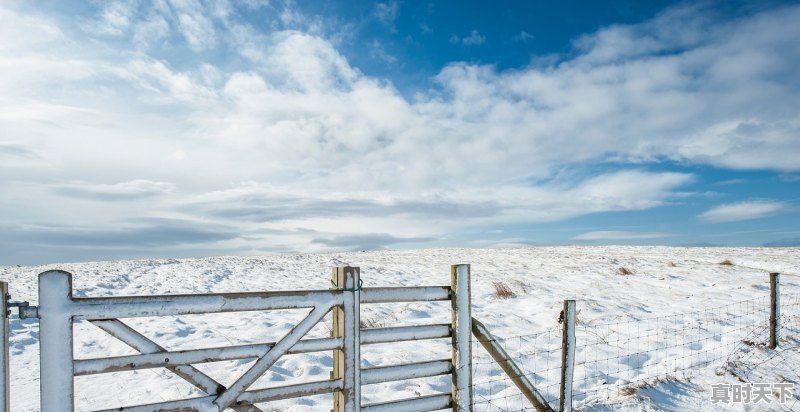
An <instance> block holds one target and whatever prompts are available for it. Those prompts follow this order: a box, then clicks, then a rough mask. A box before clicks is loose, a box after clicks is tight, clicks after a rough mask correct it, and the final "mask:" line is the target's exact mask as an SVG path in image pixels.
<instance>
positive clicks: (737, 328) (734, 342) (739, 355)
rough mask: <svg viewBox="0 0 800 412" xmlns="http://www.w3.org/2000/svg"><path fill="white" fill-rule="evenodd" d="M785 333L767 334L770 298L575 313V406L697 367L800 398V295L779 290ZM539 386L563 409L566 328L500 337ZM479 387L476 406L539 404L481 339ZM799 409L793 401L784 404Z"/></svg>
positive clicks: (610, 399)
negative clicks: (603, 319) (639, 313)
mask: <svg viewBox="0 0 800 412" xmlns="http://www.w3.org/2000/svg"><path fill="white" fill-rule="evenodd" d="M781 300H782V302H781V325H782V326H781V328H782V329H781V334H780V336H781V338H780V343H779V347H778V348H777V349H775V350H772V349H769V348H768V347H767V342H768V339H769V319H770V306H769V297H766V296H765V297H760V298H754V299H748V300H743V301H739V302H734V303H729V304H726V305H721V306H716V307H709V308H703V309H699V310H695V311H691V312H683V313H677V314H670V315H665V316H655V317H646V318H635V317H632V316H628V317H627V318H626V319H623V320H621V321H617V322H609V323H595V322H591V321H585V320H582V319H581V317H580V313H578V317H577V319H576V341H577V345H576V350H575V369H574V379H573V399H572V401H573V405H574V406H575V407H576V408H578V409H587V408H588V409H594V407H598V406H602V408H601V409H603V410H606V409H610V410H613V409H615V406H614V405H616V404H618V402H619V401H620V399H623V398H624V397H626V396H629V395H633V394H634V393H636V392H637V391H638V390H640V389H643V388H649V387H652V386H654V385H657V384H659V383H665V382H666V383H670V382H671V383H674V384H675V385H682V384H684V383H685V382H688V381H689V379H687V378H688V377H690V376H691V375H692V374H693V372H695V371H697V370H698V369H701V368H712V370H713V371H714V372H715V373H716V375H718V376H722V375H725V374H732V375H734V376H735V377H738V379H739V380H740V381H743V382H773V381H776V380H777V381H778V382H790V383H795V384H796V389H795V392H794V393H793V397H794V399H798V398H800V294H783V295H782V297H781ZM494 342H495V343H497V344H498V345H499V346H501V347H502V348H503V349H504V350H505V352H506V353H507V356H508V359H509V360H511V361H513V362H514V363H516V364H517V365H518V366H519V367H520V369H521V370H522V371H524V372H523V373H522V375H523V376H524V377H525V378H527V379H528V380H529V381H530V382H531V383H532V384H533V386H534V387H535V388H536V389H537V390H538V392H539V393H540V394H541V395H542V397H543V398H544V399H545V400H546V402H547V403H548V405H549V406H550V407H551V408H553V409H556V410H557V409H558V404H559V389H560V378H561V350H562V349H561V346H562V333H561V330H560V329H553V330H551V331H547V332H543V333H539V334H534V335H522V336H513V337H495V338H494ZM472 344H473V348H472V350H473V391H474V408H475V410H476V411H526V410H535V408H534V406H533V405H532V404H531V403H530V402H529V401H528V400H527V399H526V397H525V396H524V395H523V394H522V393H521V392H520V390H519V389H518V388H517V386H516V385H515V384H514V382H513V378H514V376H509V375H508V374H506V373H504V372H503V370H502V369H501V368H500V366H499V365H498V364H497V363H496V362H495V360H493V359H492V357H491V356H490V355H489V354H488V353H487V352H486V351H484V350H483V347H482V346H481V345H480V343H479V342H478V341H477V340H475V341H473V343H472ZM780 408H783V410H800V402H797V401H795V400H792V401H790V402H788V403H786V404H783V405H781V406H780V407H778V409H776V410H779V409H780Z"/></svg>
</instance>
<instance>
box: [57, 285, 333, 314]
mask: <svg viewBox="0 0 800 412" xmlns="http://www.w3.org/2000/svg"><path fill="white" fill-rule="evenodd" d="M341 304H342V293H341V291H338V290H311V291H287V292H257V293H222V294H197V295H161V296H119V297H106V298H72V305H70V307H69V309H70V311H71V313H72V315H73V318H74V319H75V320H95V319H113V318H135V317H144V316H177V315H189V314H201V313H219V312H244V311H256V310H278V309H304V308H313V307H315V306H320V307H325V306H332V305H341Z"/></svg>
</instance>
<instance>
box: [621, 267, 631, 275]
mask: <svg viewBox="0 0 800 412" xmlns="http://www.w3.org/2000/svg"><path fill="white" fill-rule="evenodd" d="M617 273H619V274H620V275H626V276H627V275H632V274H633V271H632V270H630V269H628V268H626V267H625V266H620V267H619V269H617Z"/></svg>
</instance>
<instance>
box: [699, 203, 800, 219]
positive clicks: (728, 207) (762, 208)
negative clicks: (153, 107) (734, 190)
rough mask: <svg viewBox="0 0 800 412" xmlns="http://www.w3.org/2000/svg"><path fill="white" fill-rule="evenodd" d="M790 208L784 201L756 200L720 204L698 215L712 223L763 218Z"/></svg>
mask: <svg viewBox="0 0 800 412" xmlns="http://www.w3.org/2000/svg"><path fill="white" fill-rule="evenodd" d="M790 210H791V208H790V207H789V206H788V205H787V204H785V203H783V202H776V201H771V200H754V201H749V202H739V203H729V204H724V205H719V206H716V207H714V208H712V209H710V210H708V211H706V212H704V213H702V214H700V215H699V216H697V217H698V218H699V219H700V220H704V221H706V222H711V223H722V222H736V221H740V220H751V219H761V218H764V217H768V216H773V215H776V214H779V213H785V212H788V211H790Z"/></svg>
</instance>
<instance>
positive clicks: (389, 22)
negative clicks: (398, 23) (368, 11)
mask: <svg viewBox="0 0 800 412" xmlns="http://www.w3.org/2000/svg"><path fill="white" fill-rule="evenodd" d="M399 10H400V7H399V6H398V4H397V1H394V0H392V1H390V2H387V3H377V4H375V11H374V13H375V17H377V18H378V20H379V21H380V22H381V23H383V24H384V25H386V26H388V27H391V28H392V29H394V22H395V20H396V19H397V13H398V11H399Z"/></svg>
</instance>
